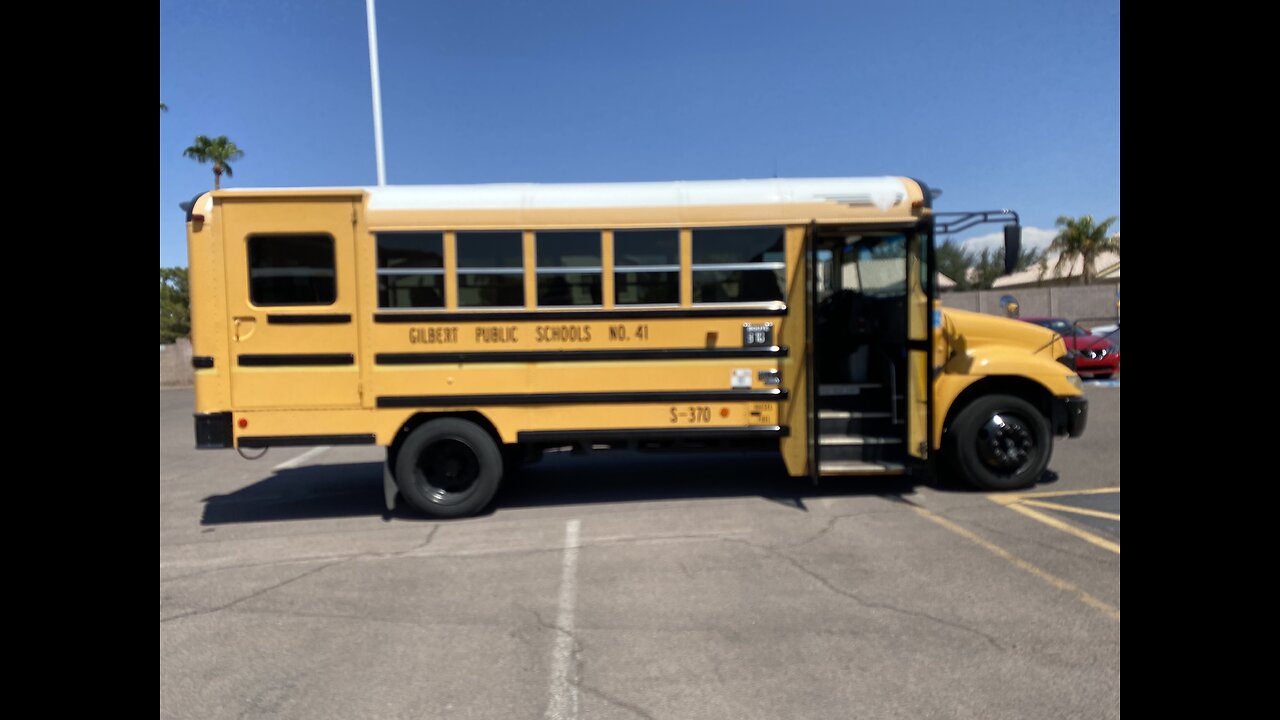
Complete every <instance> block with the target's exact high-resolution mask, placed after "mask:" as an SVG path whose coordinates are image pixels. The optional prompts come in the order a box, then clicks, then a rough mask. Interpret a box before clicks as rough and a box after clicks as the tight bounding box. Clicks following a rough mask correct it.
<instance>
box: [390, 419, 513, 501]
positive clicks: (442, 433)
mask: <svg viewBox="0 0 1280 720" xmlns="http://www.w3.org/2000/svg"><path fill="white" fill-rule="evenodd" d="M502 467H503V463H502V451H501V450H500V449H499V448H498V444H497V443H496V442H494V440H493V438H492V437H490V435H489V433H487V432H485V431H484V430H483V429H481V428H480V427H479V426H478V425H476V424H475V423H472V422H468V421H466V420H461V419H458V418H440V419H438V420H431V421H428V422H426V423H423V424H422V425H419V426H418V427H417V428H416V429H414V430H413V432H411V433H409V436H408V437H407V438H405V441H404V444H403V445H401V446H400V453H399V455H398V456H397V457H396V485H398V486H399V487H400V493H401V494H402V495H404V497H405V499H406V500H408V501H409V503H410V504H411V505H413V506H414V507H415V508H417V509H418V510H421V511H422V512H424V513H426V514H427V515H430V516H432V517H438V518H455V517H466V516H468V515H474V514H476V513H478V512H480V511H481V510H483V509H484V507H485V506H486V505H488V504H489V501H490V500H492V499H493V496H494V493H496V492H497V491H498V485H499V484H500V483H501V481H502Z"/></svg>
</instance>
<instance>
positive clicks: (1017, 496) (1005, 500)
mask: <svg viewBox="0 0 1280 720" xmlns="http://www.w3.org/2000/svg"><path fill="white" fill-rule="evenodd" d="M1118 492H1120V488H1118V487H1114V488H1091V489H1089V490H1046V491H1045V492H1033V493H1001V494H999V495H988V496H987V497H989V498H991V499H992V500H994V501H996V502H998V503H1000V504H1001V505H1008V504H1009V503H1015V502H1018V501H1019V500H1021V499H1023V498H1047V497H1062V496H1064V495H1105V494H1107V493H1118Z"/></svg>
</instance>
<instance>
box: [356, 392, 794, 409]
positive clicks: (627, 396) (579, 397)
mask: <svg viewBox="0 0 1280 720" xmlns="http://www.w3.org/2000/svg"><path fill="white" fill-rule="evenodd" d="M786 399H787V391H786V390H675V391H669V390H662V391H658V392H649V391H646V392H613V393H610V392H579V393H511V394H501V395H388V396H382V397H379V398H378V407H383V408H390V407H397V408H399V407H453V406H478V405H614V404H621V403H667V402H673V403H683V402H735V401H740V400H756V401H760V400H786Z"/></svg>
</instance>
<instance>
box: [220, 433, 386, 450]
mask: <svg viewBox="0 0 1280 720" xmlns="http://www.w3.org/2000/svg"><path fill="white" fill-rule="evenodd" d="M377 441H378V439H377V437H375V436H374V435H373V434H372V433H370V434H368V435H255V436H252V437H241V438H240V442H239V446H240V447H242V448H264V447H306V446H308V445H374V444H376V443H377Z"/></svg>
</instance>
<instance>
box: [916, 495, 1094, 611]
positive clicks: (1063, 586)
mask: <svg viewBox="0 0 1280 720" xmlns="http://www.w3.org/2000/svg"><path fill="white" fill-rule="evenodd" d="M913 509H914V510H915V511H916V513H918V514H919V515H920V516H921V517H924V518H926V519H928V520H929V521H931V522H933V523H936V524H938V525H941V526H942V527H944V528H946V529H947V530H950V531H951V532H953V533H955V534H957V535H959V536H960V537H962V538H964V539H966V540H968V541H970V542H973V543H975V544H977V545H979V546H981V547H982V548H984V549H986V550H987V551H988V552H990V553H992V554H993V555H995V556H997V557H999V558H1001V559H1003V560H1005V561H1007V562H1009V563H1011V564H1013V565H1014V566H1015V567H1017V568H1019V569H1021V570H1024V571H1026V572H1029V573H1031V574H1032V575H1035V576H1036V577H1038V578H1040V579H1041V580H1043V581H1044V582H1046V583H1048V584H1050V585H1052V586H1053V587H1056V588H1058V589H1059V590H1066V591H1067V592H1071V593H1075V595H1076V597H1078V598H1079V599H1080V601H1081V602H1083V603H1084V604H1085V605H1088V606H1089V607H1091V608H1093V609H1095V610H1097V611H1099V612H1101V613H1102V614H1103V615H1106V616H1107V617H1109V618H1111V619H1112V620H1115V621H1116V622H1120V608H1117V607H1114V606H1112V605H1109V604H1107V603H1105V602H1103V601H1101V600H1099V599H1098V598H1096V597H1094V596H1092V595H1090V594H1089V593H1087V592H1085V591H1084V590H1081V589H1080V588H1078V587H1076V586H1075V585H1073V584H1071V583H1069V582H1067V581H1066V580H1063V579H1062V578H1059V577H1057V576H1054V575H1051V574H1049V573H1048V572H1045V571H1044V570H1041V569H1040V568H1039V567H1036V566H1035V565H1032V564H1031V563H1029V562H1027V561H1026V560H1023V559H1022V558H1020V557H1018V556H1017V555H1014V554H1013V553H1011V552H1009V551H1008V550H1005V549H1004V548H1002V547H1000V546H999V545H996V544H995V543H993V542H991V541H990V540H987V539H985V538H983V537H981V536H980V535H978V534H976V533H974V532H972V531H970V530H968V529H966V528H963V527H960V526H959V525H957V524H955V523H953V522H951V521H950V520H948V519H946V518H944V517H942V516H940V515H935V514H934V513H931V512H929V511H928V510H925V509H924V508H922V507H915V508H913ZM1015 509H1016V508H1015ZM1116 552H1120V550H1119V547H1118V546H1117V548H1116Z"/></svg>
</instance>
